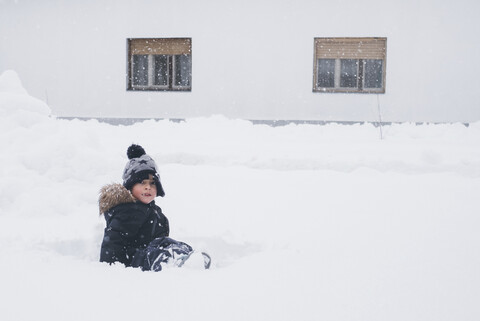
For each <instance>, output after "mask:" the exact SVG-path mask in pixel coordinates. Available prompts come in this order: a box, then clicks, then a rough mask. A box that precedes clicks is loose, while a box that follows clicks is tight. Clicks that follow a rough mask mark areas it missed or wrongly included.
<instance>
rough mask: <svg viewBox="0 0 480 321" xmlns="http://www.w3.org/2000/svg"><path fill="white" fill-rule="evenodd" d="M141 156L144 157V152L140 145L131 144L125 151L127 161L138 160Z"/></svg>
mask: <svg viewBox="0 0 480 321" xmlns="http://www.w3.org/2000/svg"><path fill="white" fill-rule="evenodd" d="M142 155H145V150H144V149H143V147H142V146H140V145H135V144H132V145H130V147H128V149H127V156H128V159H132V158H138V157H140V156H142Z"/></svg>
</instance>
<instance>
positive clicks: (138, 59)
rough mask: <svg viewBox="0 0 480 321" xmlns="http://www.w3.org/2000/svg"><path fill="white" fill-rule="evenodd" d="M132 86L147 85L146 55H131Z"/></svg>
mask: <svg viewBox="0 0 480 321" xmlns="http://www.w3.org/2000/svg"><path fill="white" fill-rule="evenodd" d="M132 85H133V86H148V55H133V78H132Z"/></svg>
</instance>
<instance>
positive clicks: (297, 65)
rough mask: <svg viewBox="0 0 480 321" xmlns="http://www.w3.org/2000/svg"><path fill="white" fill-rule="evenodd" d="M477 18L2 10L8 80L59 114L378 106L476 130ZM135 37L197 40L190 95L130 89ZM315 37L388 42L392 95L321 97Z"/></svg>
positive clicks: (339, 11) (62, 5) (307, 111)
mask: <svg viewBox="0 0 480 321" xmlns="http://www.w3.org/2000/svg"><path fill="white" fill-rule="evenodd" d="M397 2H398V3H397ZM478 12H480V5H479V4H478V2H477V1H474V0H459V1H456V2H454V3H453V2H451V1H446V0H440V1H421V0H417V1H411V0H407V1H385V0H383V1H380V0H378V1H377V0H367V1H354V0H345V1H335V2H333V3H332V2H331V1H302V0H292V1H281V0H277V1H270V0H268V1H266V0H263V1H262V0H257V1H255V0H244V1H238V2H235V3H232V2H227V1H220V0H217V1H198V0H183V1H146V0H143V1H142V0H136V1H133V0H130V1H129V0H116V1H115V0H111V1H90V0H86V1H63V0H56V1H53V0H45V1H34V0H29V1H23V0H18V1H7V0H3V1H2V0H0V72H1V71H4V70H7V69H14V70H16V71H17V72H18V74H19V76H20V78H21V79H22V81H23V84H24V86H25V88H26V89H27V90H28V91H29V93H30V94H31V95H33V96H36V97H38V98H40V99H43V100H47V99H48V104H49V105H50V106H51V108H52V110H53V113H54V114H55V115H58V116H81V117H89V116H91V117H158V118H189V117H195V116H208V115H211V114H224V115H226V116H228V117H231V118H237V117H238V118H245V119H294V120H346V121H359V120H372V121H375V120H378V113H377V105H378V102H379V103H380V108H381V110H382V118H383V120H384V121H431V122H443V121H446V122H455V121H462V122H472V121H476V120H480V108H479V107H480V103H479V101H480V91H479V90H478V88H480V77H478V73H479V71H480V62H479V61H480V59H478V57H479V56H480V44H479V42H478V41H477V38H478V37H477V34H476V32H477V31H478V30H480V28H479V27H480V22H478V19H477V17H476V16H477V14H478ZM130 37H191V38H192V52H193V79H192V84H193V89H192V92H189V93H185V92H128V91H126V75H125V74H126V39H127V38H130ZM314 37H387V38H388V40H387V80H386V93H385V94H380V95H378V97H377V95H374V94H331V93H330V94H326V93H313V92H312V79H313V39H314ZM377 99H378V100H377Z"/></svg>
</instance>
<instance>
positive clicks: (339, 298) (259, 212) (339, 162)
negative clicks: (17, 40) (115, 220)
mask: <svg viewBox="0 0 480 321" xmlns="http://www.w3.org/2000/svg"><path fill="white" fill-rule="evenodd" d="M0 115H1V117H0V141H1V142H2V152H1V154H0V178H1V179H0V255H1V257H2V260H1V261H0V282H1V284H2V287H1V290H0V295H1V297H2V302H3V303H2V319H4V320H43V319H49V320H52V321H54V320H62V321H63V320H87V319H90V320H100V319H115V320H131V319H132V318H135V319H147V318H148V319H150V318H153V319H166V320H188V319H194V318H195V319H198V318H200V319H202V320H204V319H205V320H207V319H208V320H224V319H228V320H289V321H290V320H321V319H326V320H327V319H328V320H369V321H371V320H379V321H380V320H381V321H384V320H422V321H424V320H472V321H473V320H477V319H478V318H479V317H480V314H479V313H478V309H477V307H476V306H477V302H478V300H479V299H480V290H479V289H480V277H479V273H478V270H479V268H480V251H479V250H480V248H479V244H480V236H479V233H478V226H479V223H480V218H479V215H478V209H479V207H480V199H479V198H478V191H479V190H480V150H479V148H478V146H480V124H478V123H474V124H471V125H470V126H469V127H465V126H464V125H461V124H445V125H423V126H415V125H413V124H402V125H392V126H387V127H384V128H383V136H384V139H380V137H379V128H376V127H374V126H372V125H368V124H366V125H353V126H342V125H335V124H331V125H326V126H315V125H288V126H283V127H275V128H274V127H269V126H265V125H252V124H251V123H250V122H247V121H242V120H230V119H226V118H223V117H221V116H217V117H210V118H197V119H188V120H186V121H184V122H180V123H174V122H169V121H167V120H165V121H153V120H152V121H145V122H143V123H138V124H135V125H132V126H111V125H108V124H104V123H99V122H97V121H95V120H91V121H86V122H85V121H79V120H72V121H68V120H60V119H55V118H54V117H51V116H49V109H48V107H47V106H46V105H45V104H43V103H41V102H39V101H38V100H36V99H34V98H32V97H30V96H28V94H27V93H26V92H25V91H24V90H22V88H21V86H20V82H19V81H18V77H16V76H15V74H14V73H13V72H7V73H4V74H2V76H1V77H0ZM131 143H139V144H141V145H142V146H143V147H144V148H145V149H146V151H147V153H148V154H149V155H150V156H152V157H153V158H154V159H155V160H156V162H157V164H158V166H159V170H160V175H161V178H162V183H163V185H164V187H165V191H166V196H165V198H157V201H158V205H159V206H161V207H162V209H163V211H164V212H165V214H166V215H167V216H168V218H169V220H170V223H171V230H172V233H171V235H172V237H174V238H176V239H179V240H183V241H186V242H189V243H191V244H192V245H194V246H195V247H197V248H201V249H206V250H208V252H209V253H210V254H211V255H212V257H213V267H212V269H211V270H208V271H201V270H195V269H167V270H165V271H162V272H161V273H148V272H145V273H143V272H141V271H139V270H136V269H126V268H123V267H122V266H119V265H114V266H109V265H107V264H102V263H99V262H98V255H99V246H100V242H101V238H102V233H103V227H104V223H103V219H102V218H101V217H99V216H98V208H97V197H98V191H99V189H100V187H101V186H102V185H104V184H107V183H111V182H119V181H120V180H121V174H122V170H123V167H124V165H125V163H126V161H127V157H126V148H127V147H128V146H129V144H131Z"/></svg>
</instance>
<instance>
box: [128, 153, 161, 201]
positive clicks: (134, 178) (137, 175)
mask: <svg viewBox="0 0 480 321" xmlns="http://www.w3.org/2000/svg"><path fill="white" fill-rule="evenodd" d="M127 156H128V159H129V161H128V163H127V165H126V166H125V170H124V171H123V186H125V188H126V189H128V190H131V189H132V187H133V185H135V184H136V183H141V182H142V181H143V180H144V179H148V176H149V175H150V174H151V175H152V176H153V180H154V182H155V186H156V187H157V196H162V197H163V196H165V192H164V190H163V187H162V183H160V175H158V173H157V165H156V164H155V161H154V160H153V159H152V158H151V157H150V156H148V155H147V154H146V153H145V150H144V149H143V147H142V146H140V145H135V144H133V145H131V146H130V147H128V149H127Z"/></svg>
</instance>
